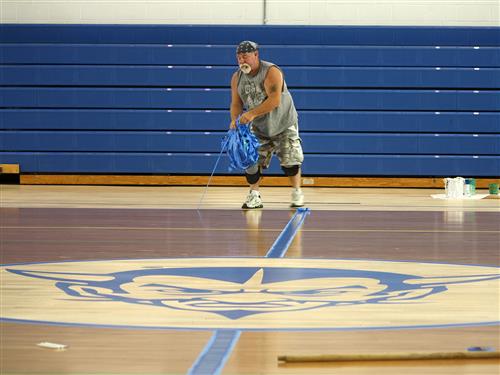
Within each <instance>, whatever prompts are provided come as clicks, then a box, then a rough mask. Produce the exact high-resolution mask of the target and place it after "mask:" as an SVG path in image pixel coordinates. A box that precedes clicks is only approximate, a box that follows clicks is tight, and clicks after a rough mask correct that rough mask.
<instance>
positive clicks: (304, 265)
mask: <svg viewBox="0 0 500 375" xmlns="http://www.w3.org/2000/svg"><path fill="white" fill-rule="evenodd" d="M0 188H1V190H0V194H1V196H0V203H1V208H0V213H1V217H0V218H1V242H0V245H1V263H2V265H3V267H2V273H1V276H2V289H1V292H2V295H1V297H2V298H1V300H2V311H1V315H2V319H3V320H2V322H1V349H0V354H1V358H0V360H1V361H0V373H1V374H2V375H4V374H185V373H188V372H189V371H190V369H191V371H192V373H193V374H194V373H203V368H202V367H198V368H197V367H196V363H197V361H199V360H200V358H201V357H202V356H201V354H202V353H204V351H206V350H207V349H206V348H207V347H208V346H207V344H209V343H210V342H211V340H213V337H214V336H213V334H214V332H226V333H234V332H239V333H241V335H240V336H239V339H238V340H234V342H233V344H234V347H232V348H229V349H226V350H225V358H224V360H226V359H227V362H223V363H222V364H220V366H219V369H218V370H220V371H221V373H222V374H356V375H364V374H373V373H377V374H405V375H410V374H450V375H451V374H454V375H455V374H464V375H465V374H467V375H479V374H492V375H493V374H496V375H498V374H499V373H500V363H499V361H498V360H496V359H485V360H479V359H474V360H432V361H430V360H429V361H391V362H387V361H383V362H343V363H300V364H286V363H279V362H278V360H277V357H278V356H279V355H293V354H295V355H306V354H311V355H314V354H334V353H335V354H344V353H349V354H366V353H373V354H377V353H415V352H419V353H420V352H426V353H427V352H429V353H430V352H462V351H466V350H467V348H469V347H487V348H492V349H494V350H498V349H499V348H500V335H499V333H500V332H499V326H498V321H499V320H500V319H499V318H500V316H499V314H500V306H499V293H500V290H499V288H498V268H497V267H498V266H499V263H500V255H499V254H500V252H499V244H500V199H481V200H460V201H458V200H457V201H449V200H437V199H432V198H431V196H430V195H431V194H438V193H443V191H442V190H437V189H389V188H386V189H376V188H370V189H363V188H340V189H334V188H306V189H304V191H305V194H306V201H307V207H308V208H309V209H310V213H309V214H307V215H305V214H304V217H305V219H304V223H303V225H302V227H300V228H298V229H297V230H296V235H295V238H294V239H293V241H292V242H291V244H290V246H289V247H288V248H287V251H286V254H285V255H284V257H283V258H279V257H277V258H269V257H266V255H268V251H269V249H271V248H272V247H273V244H275V241H276V239H277V238H281V236H286V235H285V234H283V233H284V232H283V229H284V228H285V226H286V225H287V223H289V221H290V220H291V219H292V218H293V217H294V216H293V215H294V214H295V212H294V211H291V210H290V209H288V200H289V189H287V188H279V187H268V188H263V189H262V195H263V200H264V204H265V208H264V209H263V210H257V211H242V210H240V209H239V207H240V205H241V203H242V201H243V200H244V197H245V194H246V189H245V188H228V187H210V188H209V189H208V192H207V194H206V196H205V198H204V200H203V202H202V204H201V206H200V198H201V196H202V193H203V190H204V188H203V187H111V186H29V185H2V186H0ZM478 193H487V192H486V191H481V190H480V191H478ZM198 208H199V209H198ZM172 270H173V271H172ZM226 272H227V274H225V273H226ZM401 275H403V276H401ZM401 277H402V278H403V279H400V278H401ZM398 280H399V281H398ZM401 280H402V281H401ZM235 288H236V289H235ZM235 290H237V291H238V293H236V292H235ZM132 295H133V296H136V297H137V298H136V297H134V298H136V299H134V300H131V299H129V296H132ZM159 295H162V296H163V297H161V298H164V299H163V300H162V302H161V303H157V304H156V305H155V303H156V302H152V301H159V300H160V299H161V298H160V297H158V296H159ZM277 295H279V297H276V296H277ZM165 296H168V298H166V297H165ZM373 296H377V297H376V298H374V297H373ZM193 301H194V302H193ZM200 301H201V302H200ZM235 306H237V307H235ZM249 311H250V312H249ZM495 322H497V323H496V324H495ZM41 342H51V343H59V344H64V345H67V347H66V348H65V349H64V350H54V349H47V348H43V347H40V346H38V345H37V344H39V343H41ZM196 371H198V372H196Z"/></svg>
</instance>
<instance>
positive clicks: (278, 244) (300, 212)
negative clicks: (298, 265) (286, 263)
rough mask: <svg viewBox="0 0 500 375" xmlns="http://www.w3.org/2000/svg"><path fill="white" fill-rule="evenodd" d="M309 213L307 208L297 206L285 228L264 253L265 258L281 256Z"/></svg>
mask: <svg viewBox="0 0 500 375" xmlns="http://www.w3.org/2000/svg"><path fill="white" fill-rule="evenodd" d="M309 213H310V211H309V208H298V209H297V211H296V212H295V214H294V215H293V216H292V218H291V219H290V221H289V222H288V224H287V225H286V227H285V229H283V231H282V232H281V233H280V235H279V236H278V238H277V239H276V241H274V244H273V245H272V246H271V248H270V249H269V251H268V252H267V254H266V258H283V257H284V256H285V254H286V251H287V250H288V247H289V246H290V244H291V243H292V241H293V239H294V237H295V235H296V234H297V230H298V229H299V228H300V226H301V225H302V223H303V222H304V220H305V218H306V216H307V215H308V214H309Z"/></svg>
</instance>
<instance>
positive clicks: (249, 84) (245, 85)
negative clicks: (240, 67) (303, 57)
mask: <svg viewBox="0 0 500 375" xmlns="http://www.w3.org/2000/svg"><path fill="white" fill-rule="evenodd" d="M272 66H276V67H277V68H278V69H280V68H279V67H278V66H277V65H275V64H272V63H270V62H267V61H263V60H260V68H259V71H258V73H257V74H256V75H255V76H251V75H249V74H244V73H243V72H241V71H239V76H238V94H239V95H240V98H241V100H242V101H243V105H244V106H245V107H246V109H248V110H251V109H253V108H255V107H257V106H258V105H260V104H261V103H262V102H263V101H264V100H265V99H266V98H267V94H266V90H265V89H264V80H265V79H266V75H267V72H268V70H269V68H270V67H272ZM280 71H281V69H280ZM281 74H283V72H281ZM291 126H292V127H295V129H296V130H297V131H298V125H297V111H296V109H295V105H294V104H293V99H292V96H291V95H290V92H289V91H288V88H287V85H286V82H285V79H284V75H283V90H282V92H281V102H280V105H279V106H278V107H277V108H275V109H273V110H272V111H271V112H269V113H266V114H265V115H262V116H259V117H256V118H255V119H254V120H253V123H252V127H253V131H254V132H256V133H257V134H259V135H263V136H265V137H274V136H275V135H277V134H280V133H282V132H283V131H285V130H286V129H288V128H289V127H291Z"/></svg>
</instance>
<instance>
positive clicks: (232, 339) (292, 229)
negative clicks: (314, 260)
mask: <svg viewBox="0 0 500 375" xmlns="http://www.w3.org/2000/svg"><path fill="white" fill-rule="evenodd" d="M308 214H309V209H308V208H298V209H297V211H296V212H295V214H294V215H293V216H292V218H291V219H290V221H289V222H288V224H287V225H286V226H285V228H284V229H283V231H282V232H281V233H280V235H279V236H278V238H277V239H276V241H275V242H274V244H273V245H272V246H271V248H270V249H269V251H268V252H267V254H266V258H282V257H284V256H285V254H286V251H287V250H288V247H289V246H290V244H291V243H292V241H293V239H294V237H295V235H296V234H297V230H298V229H299V228H300V226H301V225H302V223H303V222H304V220H305V218H306V216H307V215H308ZM240 335H241V331H237V330H228V331H227V330H224V331H223V330H217V331H215V332H214V334H213V335H212V337H211V338H210V341H209V342H208V343H207V345H206V346H205V348H204V349H203V351H202V352H201V353H200V355H199V356H198V358H197V360H196V362H195V363H194V364H193V366H191V368H190V369H189V372H188V375H206V374H210V375H218V374H220V372H221V371H222V369H223V368H224V365H225V364H226V362H227V360H228V359H229V356H230V355H231V352H232V351H233V348H234V346H235V345H236V343H237V342H238V339H239V337H240Z"/></svg>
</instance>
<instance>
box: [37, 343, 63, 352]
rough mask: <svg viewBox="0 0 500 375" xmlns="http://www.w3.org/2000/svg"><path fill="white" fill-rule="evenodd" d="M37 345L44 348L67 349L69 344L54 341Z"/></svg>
mask: <svg viewBox="0 0 500 375" xmlns="http://www.w3.org/2000/svg"><path fill="white" fill-rule="evenodd" d="M37 345H38V346H40V347H42V348H48V349H58V350H63V349H66V348H67V347H68V345H64V344H56V343H54V342H41V343H39V344H37Z"/></svg>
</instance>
